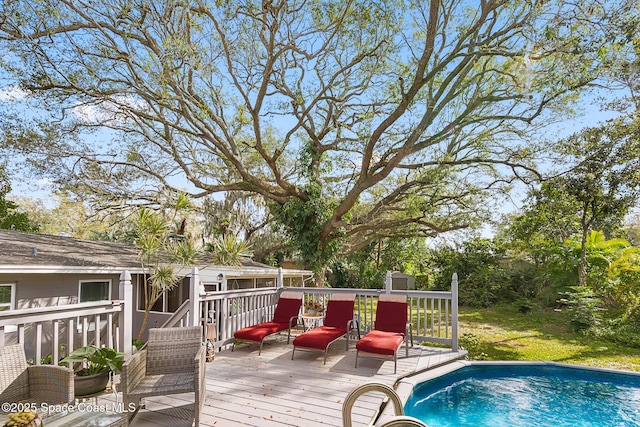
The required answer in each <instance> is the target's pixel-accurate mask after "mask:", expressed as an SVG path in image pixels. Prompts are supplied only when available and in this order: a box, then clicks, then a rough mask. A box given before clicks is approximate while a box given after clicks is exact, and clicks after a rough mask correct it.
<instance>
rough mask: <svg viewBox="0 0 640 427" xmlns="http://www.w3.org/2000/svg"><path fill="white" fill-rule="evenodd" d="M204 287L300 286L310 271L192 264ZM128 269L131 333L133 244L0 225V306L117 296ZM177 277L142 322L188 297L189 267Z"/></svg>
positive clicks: (138, 274) (137, 268)
mask: <svg viewBox="0 0 640 427" xmlns="http://www.w3.org/2000/svg"><path fill="white" fill-rule="evenodd" d="M198 267H199V270H200V274H199V276H200V280H201V281H202V282H203V286H204V288H205V290H206V291H208V292H215V291H219V290H226V289H228V290H233V289H248V288H255V287H275V286H276V284H277V279H278V275H279V274H280V275H281V277H282V280H283V284H284V286H303V284H304V281H305V280H308V279H309V278H310V277H311V275H312V273H311V272H310V271H307V270H292V269H285V270H283V269H280V270H279V269H278V268H274V267H270V266H267V265H264V264H259V263H256V262H253V261H247V262H246V263H245V264H244V265H242V266H240V267H230V266H215V265H203V266H198ZM125 270H126V271H129V272H130V273H131V276H132V284H133V301H134V310H133V319H132V320H133V333H134V336H135V335H137V332H138V329H139V328H140V325H141V323H142V317H143V314H144V297H143V288H142V287H141V286H140V285H141V283H142V277H143V276H142V274H143V273H144V272H143V270H142V267H141V265H140V262H139V261H138V256H137V250H136V248H135V247H133V246H130V245H126V244H121V243H113V242H106V241H93V240H83V239H76V238H72V237H63V236H52V235H45V234H34V233H25V232H19V231H11V230H0V311H6V310H21V309H28V308H37V307H47V306H54V305H66V304H77V303H83V302H92V301H109V300H118V299H120V296H119V281H120V274H121V273H122V272H123V271H125ZM179 274H180V275H182V276H184V279H183V281H182V282H181V283H180V284H179V285H178V286H177V287H176V288H174V289H172V290H171V291H169V292H165V294H164V295H163V297H162V298H161V299H160V300H159V301H158V302H157V303H156V304H155V305H154V307H153V309H152V312H151V314H150V316H149V321H148V327H154V326H161V325H162V324H163V323H164V322H165V321H166V320H167V319H168V318H169V317H170V315H171V314H172V313H173V312H174V311H175V310H176V309H177V308H178V307H180V305H181V304H182V303H183V302H184V301H185V300H187V299H188V298H189V276H190V270H188V269H185V270H184V271H183V272H179Z"/></svg>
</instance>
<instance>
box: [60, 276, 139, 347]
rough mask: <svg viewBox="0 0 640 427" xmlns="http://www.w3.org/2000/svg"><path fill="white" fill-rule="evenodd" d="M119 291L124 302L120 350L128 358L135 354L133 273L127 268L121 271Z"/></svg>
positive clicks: (121, 317)
mask: <svg viewBox="0 0 640 427" xmlns="http://www.w3.org/2000/svg"><path fill="white" fill-rule="evenodd" d="M118 291H119V296H118V298H119V299H120V300H121V301H123V303H124V307H123V308H122V311H121V312H120V351H122V352H123V353H124V357H125V359H127V358H129V356H131V355H132V354H133V285H132V284H131V273H129V271H127V270H125V271H123V272H122V273H120V287H119V289H118ZM96 327H97V325H96ZM69 351H71V349H69Z"/></svg>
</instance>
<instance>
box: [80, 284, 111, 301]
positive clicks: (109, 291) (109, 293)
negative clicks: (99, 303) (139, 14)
mask: <svg viewBox="0 0 640 427" xmlns="http://www.w3.org/2000/svg"><path fill="white" fill-rule="evenodd" d="M91 282H103V283H107V284H108V286H109V290H108V291H107V293H108V299H106V300H104V301H111V290H112V289H111V285H112V281H111V279H82V280H79V281H78V302H79V303H81V302H83V301H82V285H83V284H84V283H91ZM84 302H95V301H84Z"/></svg>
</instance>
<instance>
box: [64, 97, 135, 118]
mask: <svg viewBox="0 0 640 427" xmlns="http://www.w3.org/2000/svg"><path fill="white" fill-rule="evenodd" d="M123 106H126V107H124V108H134V109H143V108H144V104H143V103H142V102H140V101H138V100H136V99H134V98H133V97H132V96H129V95H121V96H118V97H116V98H114V100H113V102H112V101H103V102H100V103H96V104H81V105H77V106H75V107H73V108H72V109H71V112H72V113H73V114H74V115H75V116H76V117H78V118H79V119H81V120H84V121H86V122H90V123H98V122H101V123H104V122H122V121H123V120H124V119H125V115H124V114H123V110H124V108H123Z"/></svg>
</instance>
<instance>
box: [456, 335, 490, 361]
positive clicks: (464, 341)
mask: <svg viewBox="0 0 640 427" xmlns="http://www.w3.org/2000/svg"><path fill="white" fill-rule="evenodd" d="M458 347H460V349H462V350H467V359H468V360H486V359H487V354H486V353H485V352H484V351H483V348H484V344H483V343H482V342H481V341H480V338H479V337H478V336H477V335H474V334H472V333H469V332H466V333H464V334H461V335H460V337H459V338H458Z"/></svg>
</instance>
